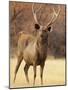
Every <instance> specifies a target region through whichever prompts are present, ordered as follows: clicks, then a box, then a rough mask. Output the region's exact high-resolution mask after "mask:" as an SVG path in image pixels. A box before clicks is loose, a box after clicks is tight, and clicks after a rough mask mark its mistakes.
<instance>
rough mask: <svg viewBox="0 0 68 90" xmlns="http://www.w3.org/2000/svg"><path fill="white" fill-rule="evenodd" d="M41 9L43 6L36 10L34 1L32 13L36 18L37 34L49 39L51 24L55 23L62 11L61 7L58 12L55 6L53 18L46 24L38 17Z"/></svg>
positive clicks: (42, 38) (40, 37)
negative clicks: (40, 21)
mask: <svg viewBox="0 0 68 90" xmlns="http://www.w3.org/2000/svg"><path fill="white" fill-rule="evenodd" d="M40 9H41V7H39V8H38V9H37V10H34V3H33V4H32V13H33V16H34V20H35V30H36V31H37V36H38V38H39V39H41V40H47V37H48V33H49V32H51V31H52V29H51V25H52V24H54V22H55V21H56V19H57V17H58V15H59V13H60V7H59V8H58V12H56V11H55V9H54V8H53V13H52V17H51V20H50V21H49V22H48V23H47V25H45V26H43V25H41V24H40V23H39V21H38V19H37V13H38V12H39V11H40Z"/></svg>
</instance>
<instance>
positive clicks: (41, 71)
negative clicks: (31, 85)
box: [40, 64, 44, 84]
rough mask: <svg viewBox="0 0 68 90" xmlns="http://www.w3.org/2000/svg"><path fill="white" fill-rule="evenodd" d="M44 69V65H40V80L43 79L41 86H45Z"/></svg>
mask: <svg viewBox="0 0 68 90" xmlns="http://www.w3.org/2000/svg"><path fill="white" fill-rule="evenodd" d="M43 69H44V64H41V65H40V78H41V84H43Z"/></svg>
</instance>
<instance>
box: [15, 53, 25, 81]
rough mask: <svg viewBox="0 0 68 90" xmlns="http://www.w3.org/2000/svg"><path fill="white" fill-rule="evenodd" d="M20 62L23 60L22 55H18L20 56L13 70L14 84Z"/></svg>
mask: <svg viewBox="0 0 68 90" xmlns="http://www.w3.org/2000/svg"><path fill="white" fill-rule="evenodd" d="M22 60H23V55H22V53H20V54H19V55H18V60H17V65H16V68H15V76H14V82H15V80H16V75H17V72H18V69H19V67H20V64H21V62H22Z"/></svg>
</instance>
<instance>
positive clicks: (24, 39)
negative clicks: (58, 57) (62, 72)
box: [14, 3, 60, 85]
mask: <svg viewBox="0 0 68 90" xmlns="http://www.w3.org/2000/svg"><path fill="white" fill-rule="evenodd" d="M34 6H35V4H34V3H33V4H32V13H33V17H34V20H35V33H36V35H35V36H33V35H31V34H21V35H20V37H19V40H18V58H17V65H16V68H15V73H14V74H15V76H14V82H15V80H16V75H17V72H18V70H19V67H20V65H21V63H22V61H23V60H24V61H25V66H24V73H25V77H26V80H27V82H28V83H29V78H28V70H29V68H30V66H33V71H34V80H33V85H35V80H36V69H37V66H38V65H39V66H40V79H41V85H42V84H43V70H44V66H45V61H46V58H47V48H48V34H49V32H51V25H52V24H54V22H55V21H56V19H57V17H58V16H59V13H60V7H59V8H58V12H56V11H55V9H54V8H53V12H52V17H51V20H50V21H49V22H48V23H47V25H46V26H44V25H41V24H40V23H39V21H38V19H37V13H38V12H39V11H40V9H41V7H39V8H38V9H37V10H35V9H34Z"/></svg>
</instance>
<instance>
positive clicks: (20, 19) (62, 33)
mask: <svg viewBox="0 0 68 90" xmlns="http://www.w3.org/2000/svg"><path fill="white" fill-rule="evenodd" d="M40 5H41V9H40V11H39V12H38V13H37V17H38V21H39V22H40V24H41V25H45V26H46V25H47V23H48V22H49V20H51V13H52V9H53V7H54V8H55V11H56V12H57V11H58V6H60V8H61V10H60V14H59V16H58V18H57V20H56V21H55V23H54V24H53V25H52V29H53V31H52V32H51V33H49V38H48V39H49V40H48V55H51V56H54V57H55V58H61V57H65V54H66V53H65V52H66V51H65V50H66V49H65V47H66V23H65V22H66V21H65V20H66V17H65V13H66V12H65V8H66V7H65V5H63V4H61V5H57V4H54V5H53V4H37V3H36V4H35V9H37V8H39V7H40ZM9 23H10V27H9V32H10V35H9V36H10V56H14V55H16V52H17V42H18V37H19V33H20V32H24V33H31V34H32V33H33V31H34V30H35V27H34V24H35V21H34V18H33V14H32V3H22V2H12V1H10V2H9Z"/></svg>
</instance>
